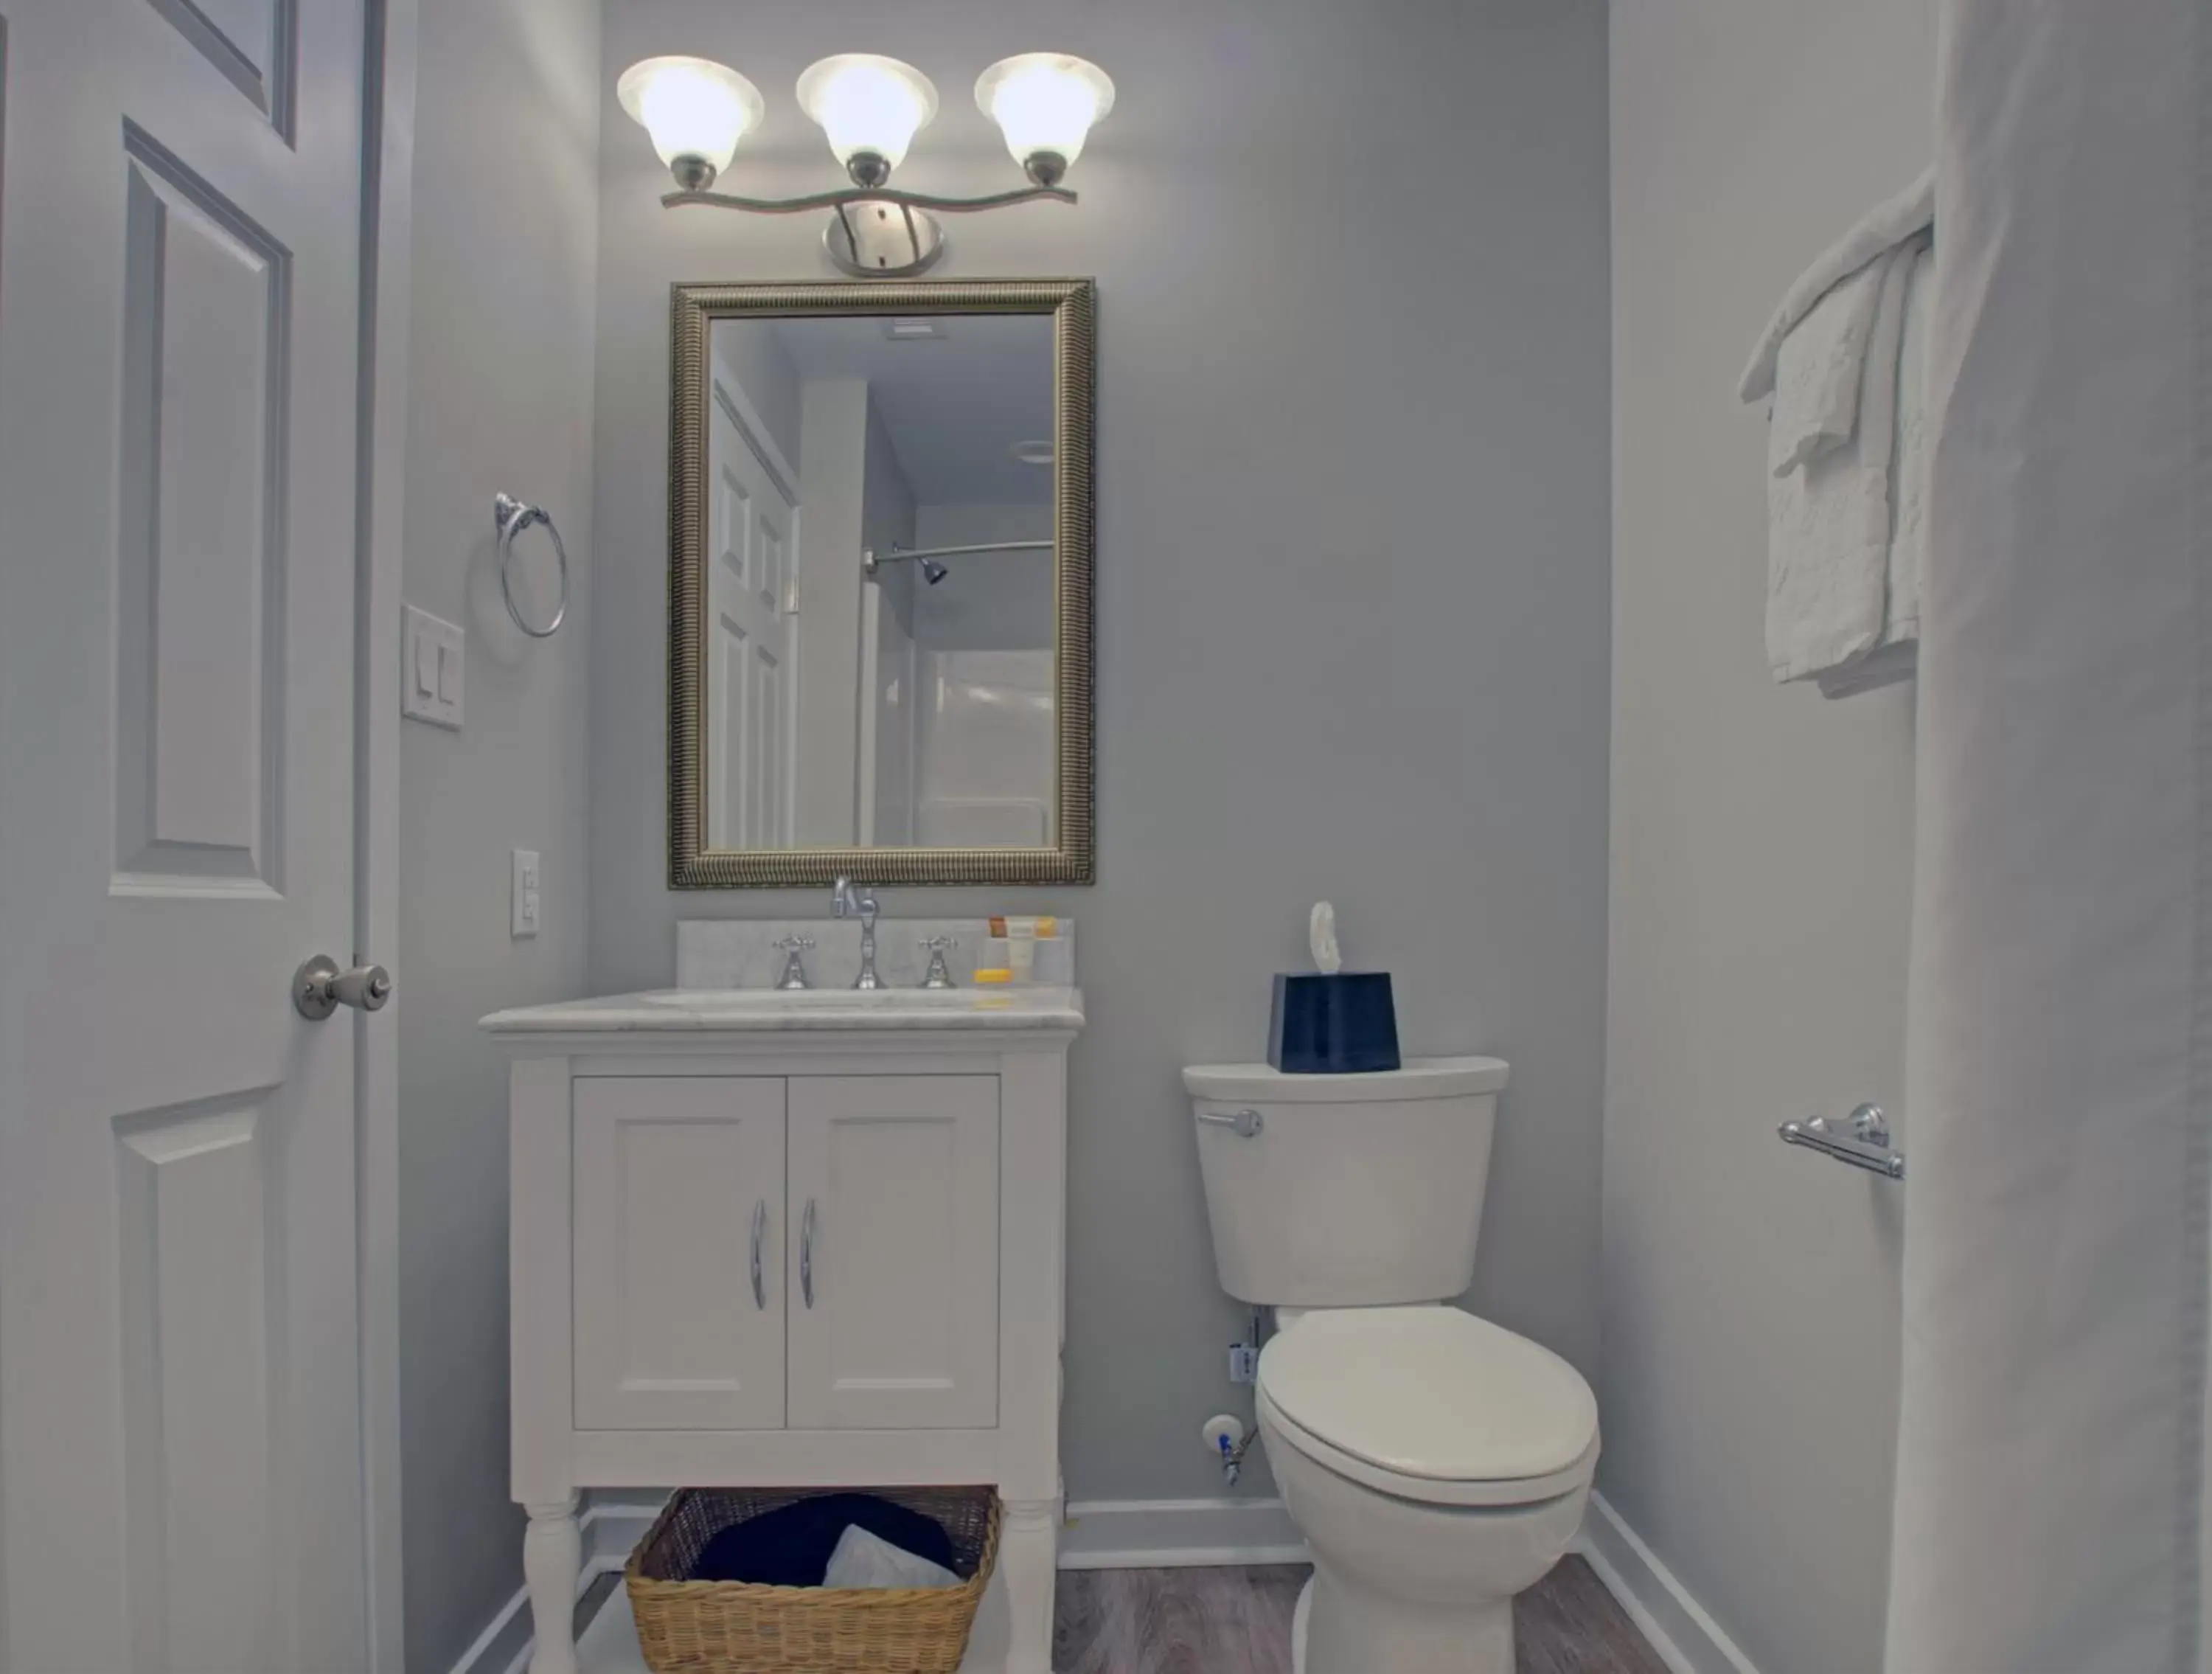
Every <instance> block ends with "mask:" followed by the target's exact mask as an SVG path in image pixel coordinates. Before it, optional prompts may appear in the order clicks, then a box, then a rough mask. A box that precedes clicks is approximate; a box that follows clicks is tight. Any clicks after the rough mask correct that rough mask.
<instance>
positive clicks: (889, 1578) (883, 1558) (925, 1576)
mask: <svg viewBox="0 0 2212 1674" xmlns="http://www.w3.org/2000/svg"><path fill="white" fill-rule="evenodd" d="M822 1585H823V1586H838V1587H935V1586H959V1585H960V1578H959V1577H958V1576H957V1575H956V1574H953V1573H952V1572H951V1570H949V1569H947V1568H946V1567H945V1566H944V1565H943V1564H941V1563H932V1562H931V1561H929V1560H928V1559H927V1558H923V1557H917V1556H915V1555H914V1554H913V1553H911V1552H909V1551H908V1550H907V1549H905V1548H904V1547H902V1546H894V1545H892V1544H891V1543H890V1542H889V1541H887V1540H885V1539H884V1537H882V1536H881V1535H875V1534H870V1533H869V1532H868V1531H866V1529H863V1528H862V1527H861V1526H860V1525H859V1524H857V1523H855V1524H854V1525H852V1526H851V1527H850V1528H848V1529H847V1530H846V1531H845V1533H844V1536H843V1537H842V1539H840V1540H839V1541H838V1543H837V1549H836V1551H834V1552H832V1553H830V1555H829V1567H828V1568H827V1569H825V1570H823V1572H822Z"/></svg>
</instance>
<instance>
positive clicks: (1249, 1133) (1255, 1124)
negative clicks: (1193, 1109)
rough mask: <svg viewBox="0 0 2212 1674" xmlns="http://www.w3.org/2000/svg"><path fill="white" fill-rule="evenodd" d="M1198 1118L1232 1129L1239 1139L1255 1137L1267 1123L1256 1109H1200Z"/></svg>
mask: <svg viewBox="0 0 2212 1674" xmlns="http://www.w3.org/2000/svg"><path fill="white" fill-rule="evenodd" d="M1198 1119H1199V1120H1200V1122H1206V1123H1212V1125H1213V1126H1214V1127H1217V1128H1231V1129H1235V1130H1236V1133H1237V1138H1239V1139H1254V1138H1256V1137H1257V1136H1258V1135H1259V1134H1260V1133H1261V1130H1262V1129H1265V1128H1266V1127H1267V1117H1263V1116H1261V1114H1260V1112H1259V1111H1200V1112H1199V1113H1198Z"/></svg>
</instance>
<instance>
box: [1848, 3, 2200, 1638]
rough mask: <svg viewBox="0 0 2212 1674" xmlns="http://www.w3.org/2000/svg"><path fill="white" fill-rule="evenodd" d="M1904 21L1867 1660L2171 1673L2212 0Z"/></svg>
mask: <svg viewBox="0 0 2212 1674" xmlns="http://www.w3.org/2000/svg"><path fill="white" fill-rule="evenodd" d="M1939 6H1940V10H1941V15H1942V31H1941V33H1942V62H1941V65H1940V75H1939V81H1940V85H1941V94H1940V113H1939V120H1938V140H1937V147H1938V149H1937V158H1936V167H1937V180H1938V185H1937V203H1936V226H1937V231H1938V240H1939V243H1940V246H1941V250H1942V255H1941V259H1940V264H1939V265H1940V270H1941V273H1940V278H1939V281H1938V286H1937V293H1936V296H1937V301H1936V328H1935V332H1934V338H1935V346H1934V360H1933V362H1932V363H1931V367H1930V374H1929V390H1930V397H1929V399H1930V402H1931V414H1932V416H1933V422H1934V423H1935V425H1936V443H1935V452H1934V456H1933V458H1934V474H1933V480H1932V484H1931V493H1930V501H1929V518H1930V522H1929V528H1930V548H1929V573H1928V577H1927V587H1926V595H1925V600H1924V606H1923V608H1924V616H1923V647H1922V654H1921V676H1920V740H1921V742H1920V758H1919V781H1918V798H1919V807H1918V856H1917V874H1918V875H1917V890H1916V901H1915V910H1914V919H1913V960H1912V981H1911V999H1910V1005H1911V1048H1910V1050H1909V1053H1908V1060H1909V1062H1908V1065H1907V1072H1906V1097H1907V1112H1906V1113H1907V1116H1908V1118H1909V1127H1908V1129H1907V1133H1906V1139H1907V1142H1908V1145H1909V1148H1910V1154H1911V1165H1912V1173H1911V1178H1910V1180H1909V1181H1908V1183H1907V1185H1906V1188H1905V1345H1904V1386H1903V1403H1902V1409H1901V1413H1900V1423H1899V1440H1898V1467H1897V1469H1898V1491H1897V1513H1896V1524H1895V1538H1894V1542H1893V1553H1892V1567H1891V1584H1890V1604H1889V1632H1888V1674H2037V1671H2049V1674H2138V1671H2143V1674H2148V1671H2160V1674H2164V1671H2174V1674H2192V1671H2196V1670H2197V1669H2199V1668H2200V1667H2202V1666H2203V1664H2202V1662H2201V1661H2200V1659H2201V1658H2202V1656H2203V1647H2201V1646H2200V1642H2199V1633H2200V1628H2199V1616H2200V1598H2201V1595H2202V1593H2203V1556H2202V1552H2201V1545H2202V1540H2201V1531H2202V1528H2203V1456H2204V1434H2205V1431H2204V1427H2205V1354H2206V1322H2205V1311H2206V1299H2207V1288H2208V1280H2207V1275H2208V1251H2207V1239H2206V1221H2207V1140H2208V1130H2207V1125H2206V1106H2207V1098H2208V1093H2212V1013H2209V1012H2208V996H2212V756H2208V751H2212V667H2208V646H2212V632H2208V624H2212V575H2208V557H2207V551H2208V548H2207V542H2208V539H2212V448H2208V438H2212V344H2208V341H2207V335H2208V315H2212V271H2208V265H2207V255H2208V252H2212V76H2208V75H2207V73H2206V72H2207V67H2208V65H2212V0H1939Z"/></svg>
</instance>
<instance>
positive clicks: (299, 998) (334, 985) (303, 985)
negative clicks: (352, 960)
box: [292, 953, 392, 1023]
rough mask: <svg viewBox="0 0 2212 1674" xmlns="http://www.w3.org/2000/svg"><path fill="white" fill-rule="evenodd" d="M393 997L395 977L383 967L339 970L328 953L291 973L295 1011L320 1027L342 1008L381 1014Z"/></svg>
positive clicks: (366, 966)
mask: <svg viewBox="0 0 2212 1674" xmlns="http://www.w3.org/2000/svg"><path fill="white" fill-rule="evenodd" d="M391 997H392V973H391V972H390V971H386V969H385V968H384V967H383V966H382V965H356V966H354V967H353V969H352V970H350V971H341V970H339V969H338V966H337V960H335V959H332V958H331V956H330V955H329V954H327V953H318V954H316V955H315V957H314V958H313V959H309V960H308V961H307V963H306V964H305V965H301V967H300V968H299V969H298V970H297V971H294V972H293V973H292V1007H293V1009H294V1010H295V1011H297V1012H298V1013H299V1014H300V1015H301V1016H302V1017H304V1018H306V1019H307V1020H308V1021H309V1022H311V1023H319V1022H321V1021H322V1020H324V1019H325V1018H326V1017H328V1016H329V1015H330V1014H331V1013H332V1012H334V1011H336V1010H337V1008H338V1007H340V1006H351V1007H355V1008H356V1010H360V1011H365V1012H380V1011H382V1010H383V1009H384V1002H385V1001H387V1000H389V999H390V998H391Z"/></svg>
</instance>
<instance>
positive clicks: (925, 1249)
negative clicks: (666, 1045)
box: [787, 1075, 999, 1430]
mask: <svg viewBox="0 0 2212 1674" xmlns="http://www.w3.org/2000/svg"><path fill="white" fill-rule="evenodd" d="M790 1088H791V1093H790V1110H791V1123H790V1136H791V1169H790V1191H789V1196H788V1199H787V1201H788V1204H789V1217H790V1218H789V1227H788V1236H789V1239H790V1254H789V1257H788V1260H789V1272H790V1290H789V1306H790V1309H791V1330H790V1350H791V1402H790V1416H791V1427H793V1429H830V1428H836V1429H872V1430H893V1429H939V1428H954V1429H966V1428H987V1427H990V1426H992V1425H994V1424H995V1423H997V1422H998V1412H999V1396H998V1386H999V1082H998V1078H997V1077H996V1076H992V1075H895V1076H894V1075H879V1076H869V1075H850V1076H848V1075H823V1076H803V1077H796V1078H794V1079H793V1080H792V1081H791V1083H790Z"/></svg>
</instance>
